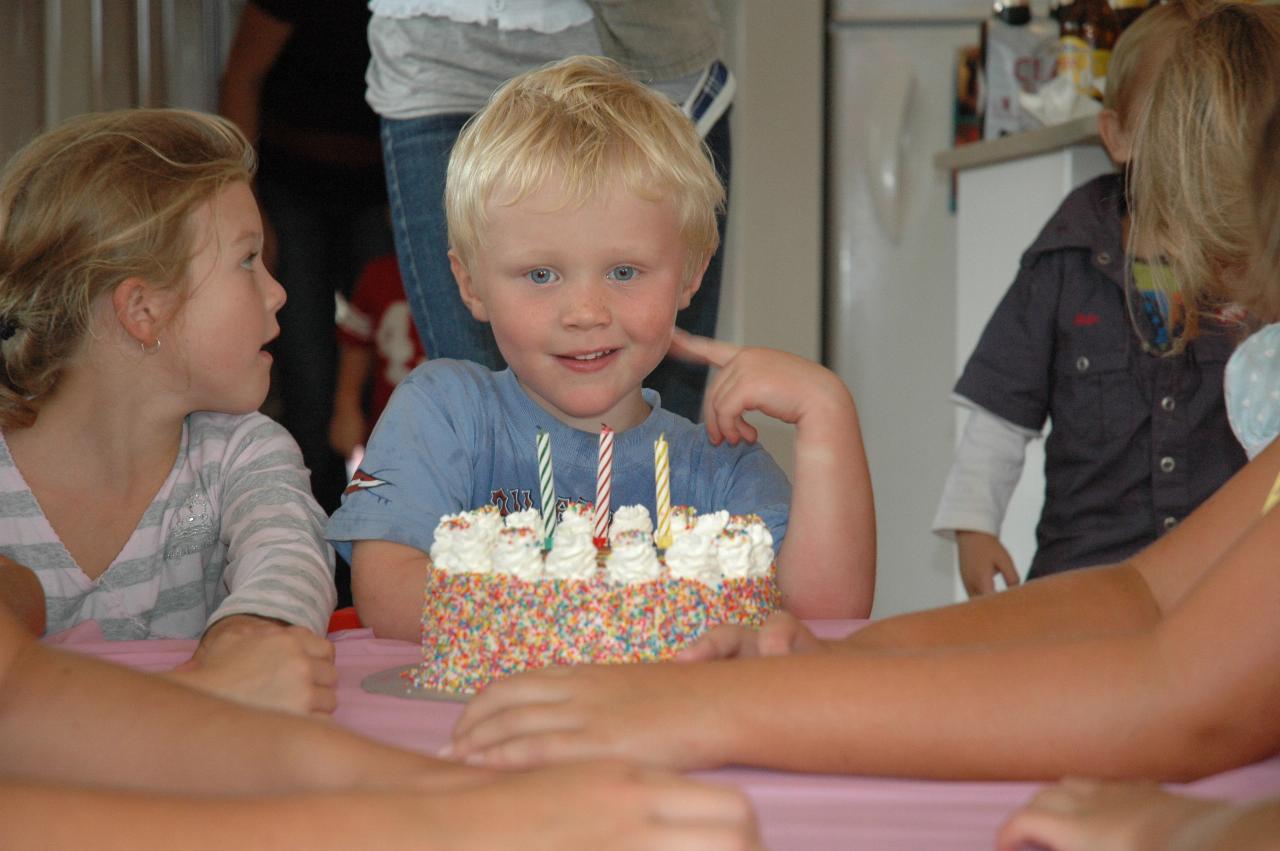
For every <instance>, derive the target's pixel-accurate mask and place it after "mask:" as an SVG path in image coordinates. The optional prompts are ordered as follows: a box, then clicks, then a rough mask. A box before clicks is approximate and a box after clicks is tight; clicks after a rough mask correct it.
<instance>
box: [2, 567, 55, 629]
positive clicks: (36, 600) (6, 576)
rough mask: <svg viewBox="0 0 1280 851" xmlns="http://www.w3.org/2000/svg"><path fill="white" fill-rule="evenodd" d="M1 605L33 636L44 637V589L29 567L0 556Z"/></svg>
mask: <svg viewBox="0 0 1280 851" xmlns="http://www.w3.org/2000/svg"><path fill="white" fill-rule="evenodd" d="M0 603H3V604H4V605H7V606H8V607H9V611H11V612H13V615H14V617H16V618H17V619H18V622H19V623H21V624H22V625H23V626H24V627H26V629H27V630H28V631H29V632H30V633H31V634H32V635H44V630H45V623H46V622H45V608H44V588H43V587H41V585H40V580H39V579H37V578H36V575H35V573H34V572H33V571H32V570H31V569H30V568H29V567H26V566H25V565H21V564H18V563H17V562H16V561H13V560H12V559H10V558H6V557H5V556H0Z"/></svg>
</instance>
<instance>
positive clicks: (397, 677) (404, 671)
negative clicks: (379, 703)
mask: <svg viewBox="0 0 1280 851" xmlns="http://www.w3.org/2000/svg"><path fill="white" fill-rule="evenodd" d="M421 664H422V663H420V662H417V663H413V664H410V665H397V666H396V667H394V668H388V669H386V670H385V671H377V672H375V673H372V674H370V675H369V676H367V677H365V678H364V679H363V680H361V681H360V688H362V689H364V690H365V691H367V692H369V693H370V694H386V695H390V696H391V697H403V698H408V699H409V700H444V701H448V702H450V703H466V702H467V701H468V700H470V699H471V697H472V696H471V695H469V694H460V693H458V692H452V691H443V690H441V689H434V688H418V687H417V686H415V685H414V684H413V680H411V679H409V676H408V675H409V674H411V673H412V672H413V671H414V670H416V669H417V668H419V667H420V666H421Z"/></svg>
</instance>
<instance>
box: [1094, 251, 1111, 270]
mask: <svg viewBox="0 0 1280 851" xmlns="http://www.w3.org/2000/svg"><path fill="white" fill-rule="evenodd" d="M1095 259H1096V260H1097V261H1098V265H1099V266H1110V265H1111V255H1110V254H1109V253H1108V252H1106V251H1099V252H1098V256H1097V258H1095Z"/></svg>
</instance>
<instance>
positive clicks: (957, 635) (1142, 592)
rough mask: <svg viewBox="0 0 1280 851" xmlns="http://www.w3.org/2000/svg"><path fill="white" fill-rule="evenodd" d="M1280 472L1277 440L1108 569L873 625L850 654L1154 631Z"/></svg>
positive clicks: (851, 643)
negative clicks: (1163, 530) (1176, 523)
mask: <svg viewBox="0 0 1280 851" xmlns="http://www.w3.org/2000/svg"><path fill="white" fill-rule="evenodd" d="M1278 470H1280V441H1277V443H1276V444H1275V445H1273V446H1272V447H1270V448H1269V449H1268V450H1267V451H1266V452H1264V453H1262V454H1261V455H1259V456H1258V457H1257V458H1256V459H1254V461H1253V462H1252V463H1250V464H1248V465H1246V466H1245V467H1244V468H1243V469H1242V470H1240V471H1239V472H1238V473H1236V475H1235V476H1233V477H1232V478H1231V480H1230V481H1228V482H1227V483H1226V484H1225V485H1223V486H1222V487H1221V488H1220V489H1219V490H1218V492H1217V493H1215V494H1214V495H1213V496H1212V497H1211V498H1209V499H1208V500H1207V501H1206V502H1205V503H1204V504H1203V505H1201V506H1200V507H1199V508H1197V509H1196V510H1195V511H1194V512H1192V513H1191V515H1190V516H1189V517H1187V519H1186V520H1185V521H1183V522H1182V523H1181V524H1180V525H1179V526H1178V527H1177V528H1175V529H1174V530H1173V531H1172V532H1170V533H1169V534H1167V535H1165V536H1164V537H1162V538H1160V539H1159V540H1157V541H1156V542H1155V543H1154V544H1152V545H1151V546H1149V547H1147V548H1146V549H1145V550H1143V551H1142V552H1141V553H1138V554H1137V555H1136V556H1134V557H1133V558H1132V559H1130V560H1129V561H1128V562H1125V563H1123V564H1120V565H1116V566H1113V567H1098V568H1091V569H1088V570H1073V571H1068V572H1066V573H1061V574H1057V575H1055V576H1049V577H1046V578H1044V579H1037V580H1036V581H1035V582H1030V583H1027V584H1025V585H1022V586H1020V587H1018V588H1013V589H1010V590H1008V591H1006V592H1004V593H1001V594H997V595H995V596H993V597H983V598H980V599H977V600H971V601H969V602H968V603H961V604H958V605H955V606H947V607H944V608H940V609H932V610H929V611H924V612H916V613H912V614H908V615H902V616H899V617H895V618H889V619H886V620H883V621H878V622H876V623H873V624H870V625H869V626H867V627H866V628H865V629H862V630H859V631H858V632H856V633H854V634H853V635H852V636H850V637H849V638H848V639H847V640H846V642H845V644H846V646H847V647H849V648H854V649H872V648H886V647H923V646H947V645H956V644H985V643H988V642H1014V641H1035V640H1044V639H1052V638H1072V637H1083V636H1089V635H1098V634H1105V633H1114V632H1125V631H1131V630H1135V629H1141V628H1145V627H1150V626H1152V625H1154V624H1155V623H1156V622H1157V621H1158V620H1159V619H1160V617H1161V615H1162V613H1164V612H1167V611H1169V610H1170V609H1172V607H1173V606H1174V605H1175V604H1176V603H1177V602H1178V601H1179V600H1180V599H1182V598H1183V597H1184V596H1185V595H1186V594H1187V593H1188V592H1189V591H1190V589H1191V588H1192V587H1194V586H1195V584H1196V583H1197V582H1198V581H1199V580H1200V579H1201V578H1202V577H1203V576H1204V575H1205V574H1206V573H1208V572H1209V570H1210V569H1211V568H1212V567H1213V565H1214V564H1215V563H1216V562H1217V561H1218V559H1219V558H1221V557H1222V555H1223V553H1224V552H1225V551H1226V549H1227V547H1228V546H1230V544H1231V543H1232V542H1233V541H1234V540H1235V539H1236V538H1237V537H1239V536H1240V535H1242V534H1243V533H1244V531H1245V529H1246V528H1248V526H1249V525H1250V524H1251V523H1252V522H1253V521H1254V520H1255V519H1256V517H1257V514H1258V511H1259V510H1260V508H1261V506H1262V501H1263V499H1264V498H1265V496H1266V494H1267V491H1268V490H1269V489H1270V487H1271V483H1272V481H1273V480H1274V479H1275V476H1276V473H1277V471H1278Z"/></svg>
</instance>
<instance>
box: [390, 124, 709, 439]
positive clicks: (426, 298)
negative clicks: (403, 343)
mask: <svg viewBox="0 0 1280 851" xmlns="http://www.w3.org/2000/svg"><path fill="white" fill-rule="evenodd" d="M468 118H470V115H467V114H464V113H451V114H447V115H430V116H426V117H424V118H411V119H390V118H384V119H382V155H383V162H384V164H385V167H386V171H387V196H388V198H389V199H390V201H391V222H392V228H393V231H394V233H395V241H396V254H397V255H398V257H399V259H400V274H401V276H402V277H403V278H404V289H405V294H406V296H407V297H408V300H409V309H410V311H411V312H412V313H413V321H414V324H415V325H417V327H418V335H419V337H421V339H422V345H423V347H424V348H425V349H426V351H427V356H428V357H433V358H436V357H445V358H458V359H462V360H470V361H475V362H476V363H481V364H484V365H485V366H488V367H489V368H490V369H502V368H503V367H504V366H505V363H504V361H503V359H502V355H501V354H500V353H499V352H498V346H497V344H496V343H495V342H494V340H493V334H492V332H491V331H490V330H489V326H488V325H487V324H485V323H483V322H477V321H476V320H475V319H473V318H472V316H471V313H470V311H468V310H467V308H466V305H464V304H463V303H462V298H461V296H459V294H458V286H457V284H456V283H455V282H454V280H453V273H452V272H451V271H450V270H449V258H448V250H449V238H448V231H447V228H446V225H445V217H444V178H445V169H446V168H447V166H448V163H449V152H450V151H451V150H452V148H453V143H454V140H456V139H457V138H458V133H459V132H461V130H462V125H463V124H464V123H465V122H466V120H467V119H468ZM707 145H708V146H709V147H710V148H711V152H712V154H713V155H714V160H715V165H716V171H717V173H718V174H719V175H720V179H721V180H722V181H723V182H724V185H725V186H726V187H727V186H728V185H729V162H730V145H729V112H726V113H725V114H724V115H722V116H721V117H720V120H719V121H717V122H716V124H715V125H714V126H713V127H712V128H711V131H710V132H709V133H708V134H707ZM718 224H719V226H720V235H721V244H720V248H719V249H717V250H716V253H715V256H713V257H712V258H711V263H710V264H709V265H708V266H707V272H706V275H704V276H703V279H702V288H701V289H700V290H699V291H698V292H697V293H696V294H695V295H694V297H693V300H692V302H691V303H690V304H689V307H687V308H686V309H685V310H682V311H681V312H680V313H679V315H678V316H677V317H676V324H677V325H679V326H680V327H681V328H684V329H685V330H687V331H691V332H692V333H695V334H702V335H703V336H707V337H710V336H714V335H715V330H716V314H717V312H718V311H719V308H720V275H721V269H722V266H723V260H724V242H723V237H724V227H725V221H724V217H723V216H721V217H719V219H718ZM706 381H707V369H706V367H703V366H696V365H692V364H686V363H682V362H678V361H675V360H673V359H667V360H664V361H663V362H662V363H661V364H660V365H659V366H658V368H657V369H655V370H654V371H653V373H652V374H650V376H649V378H648V380H647V381H645V386H646V387H652V388H653V389H655V390H657V391H658V393H659V394H660V395H661V396H662V406H663V407H664V408H667V409H668V410H672V411H675V412H676V413H678V414H681V415H682V416H685V417H688V418H689V419H691V420H694V421H696V420H698V419H699V416H700V409H701V406H702V393H703V390H704V389H705V387H706Z"/></svg>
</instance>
